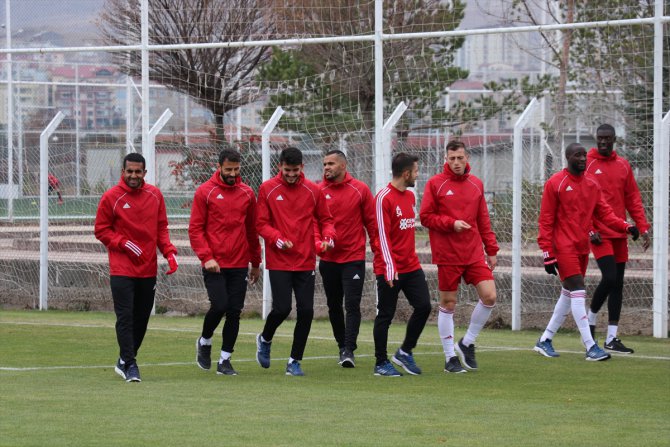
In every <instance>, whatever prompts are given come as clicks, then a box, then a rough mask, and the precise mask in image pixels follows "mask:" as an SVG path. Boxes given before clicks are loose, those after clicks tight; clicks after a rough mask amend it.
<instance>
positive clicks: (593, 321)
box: [589, 309, 598, 326]
mask: <svg viewBox="0 0 670 447" xmlns="http://www.w3.org/2000/svg"><path fill="white" fill-rule="evenodd" d="M596 321H598V314H594V313H593V312H591V309H589V325H591V326H595V325H596Z"/></svg>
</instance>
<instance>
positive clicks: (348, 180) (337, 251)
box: [314, 172, 379, 263]
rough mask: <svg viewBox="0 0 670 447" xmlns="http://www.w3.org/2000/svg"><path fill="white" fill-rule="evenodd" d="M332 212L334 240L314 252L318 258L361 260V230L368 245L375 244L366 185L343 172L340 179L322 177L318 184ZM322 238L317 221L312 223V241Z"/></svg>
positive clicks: (371, 205)
mask: <svg viewBox="0 0 670 447" xmlns="http://www.w3.org/2000/svg"><path fill="white" fill-rule="evenodd" d="M319 188H320V189H321V191H322V192H323V194H324V197H325V199H326V200H327V203H328V208H329V209H330V212H331V214H332V215H333V221H334V223H335V231H336V232H337V244H335V248H333V249H332V250H329V251H327V252H325V253H317V254H318V255H319V256H320V257H321V259H322V260H324V261H329V262H337V263H345V262H352V261H364V260H365V230H367V232H368V237H369V238H370V247H372V251H373V252H375V251H376V250H377V247H378V245H379V240H378V237H377V223H376V222H375V202H374V198H373V197H372V193H371V192H370V188H368V185H366V184H365V183H363V182H361V181H360V180H357V179H355V178H353V177H352V176H351V175H350V174H349V173H348V172H347V173H345V175H344V179H343V180H342V181H341V182H338V183H336V182H333V181H330V180H326V178H325V177H324V179H323V182H322V183H320V184H319ZM321 241H323V238H322V236H321V228H320V226H319V225H315V226H314V242H315V246H318V245H319V244H320V243H321Z"/></svg>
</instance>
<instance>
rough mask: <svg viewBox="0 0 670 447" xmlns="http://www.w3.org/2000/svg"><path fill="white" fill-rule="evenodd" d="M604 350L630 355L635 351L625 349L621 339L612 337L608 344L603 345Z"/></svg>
mask: <svg viewBox="0 0 670 447" xmlns="http://www.w3.org/2000/svg"><path fill="white" fill-rule="evenodd" d="M605 349H607V350H608V351H613V352H618V353H619V354H632V353H634V352H635V351H633V350H632V349H630V348H628V347H626V346H625V345H624V344H623V343H622V342H621V339H619V338H616V337H614V338H613V339H612V341H610V342H609V343H605Z"/></svg>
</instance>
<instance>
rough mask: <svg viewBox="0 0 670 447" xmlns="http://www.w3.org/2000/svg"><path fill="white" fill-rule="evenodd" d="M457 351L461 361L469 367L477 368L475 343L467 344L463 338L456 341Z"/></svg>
mask: <svg viewBox="0 0 670 447" xmlns="http://www.w3.org/2000/svg"><path fill="white" fill-rule="evenodd" d="M456 353H457V354H458V356H459V357H460V358H461V363H462V364H463V366H465V367H466V368H468V369H472V370H476V369H477V360H475V345H470V346H465V345H464V344H463V339H462V338H461V339H460V340H458V343H456Z"/></svg>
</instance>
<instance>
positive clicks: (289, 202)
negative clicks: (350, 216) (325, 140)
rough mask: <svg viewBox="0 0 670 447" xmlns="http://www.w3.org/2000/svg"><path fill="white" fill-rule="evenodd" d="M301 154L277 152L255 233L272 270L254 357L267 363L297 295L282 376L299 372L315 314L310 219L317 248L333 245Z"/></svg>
mask: <svg viewBox="0 0 670 447" xmlns="http://www.w3.org/2000/svg"><path fill="white" fill-rule="evenodd" d="M303 168H304V165H303V161H302V152H300V150H299V149H297V148H295V147H288V148H286V149H284V150H283V151H282V152H281V154H280V155H279V173H278V174H277V176H276V177H274V178H272V179H270V180H268V181H266V182H263V184H262V185H261V187H260V188H259V190H258V219H257V228H258V233H259V234H260V235H261V237H263V239H264V240H265V262H266V268H267V269H268V270H269V274H270V287H271V289H272V310H271V311H270V313H269V314H268V316H267V319H266V320H265V326H264V327H263V332H261V333H260V334H258V335H257V336H256V346H257V352H256V360H257V361H258V364H259V365H261V367H263V368H269V367H270V350H271V343H272V338H273V337H274V334H275V331H276V330H277V328H278V327H279V326H280V325H281V324H282V323H283V322H284V320H285V319H286V317H288V315H289V313H290V312H291V295H292V293H295V302H296V310H297V318H296V324H295V329H294V331H293V345H292V347H291V356H290V357H289V359H288V363H287V365H286V375H290V376H303V375H304V373H303V371H302V367H301V366H300V361H302V356H303V353H304V351H305V345H306V344H307V337H308V336H309V331H310V329H311V327H312V318H313V317H314V274H315V272H314V267H315V265H316V250H315V247H314V223H315V222H317V223H318V224H319V225H320V226H321V230H322V238H323V240H322V242H321V244H320V246H319V248H320V251H327V250H331V249H332V248H333V247H334V246H335V243H334V240H335V227H334V225H333V217H332V216H331V214H330V211H329V210H328V205H327V203H326V199H325V197H324V194H322V193H321V191H320V190H319V187H318V186H317V185H315V184H314V183H313V182H311V181H309V180H308V179H306V178H305V174H303Z"/></svg>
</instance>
